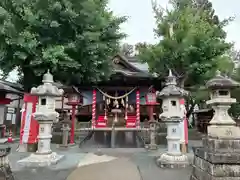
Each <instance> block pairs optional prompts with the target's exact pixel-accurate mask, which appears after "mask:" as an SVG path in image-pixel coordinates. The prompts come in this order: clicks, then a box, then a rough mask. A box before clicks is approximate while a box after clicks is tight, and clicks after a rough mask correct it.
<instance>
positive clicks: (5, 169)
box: [0, 145, 14, 180]
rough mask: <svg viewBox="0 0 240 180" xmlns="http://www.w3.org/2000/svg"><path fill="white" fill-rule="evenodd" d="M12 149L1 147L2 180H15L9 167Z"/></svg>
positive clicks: (0, 169) (0, 173) (0, 176)
mask: <svg viewBox="0 0 240 180" xmlns="http://www.w3.org/2000/svg"><path fill="white" fill-rule="evenodd" d="M10 151H11V148H10V147H6V146H3V145H1V146H0V179H4V180H14V177H13V174H12V171H11V167H10V165H9V160H8V154H9V153H10Z"/></svg>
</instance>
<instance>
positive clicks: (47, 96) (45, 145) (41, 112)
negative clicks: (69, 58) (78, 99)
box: [20, 71, 63, 166]
mask: <svg viewBox="0 0 240 180" xmlns="http://www.w3.org/2000/svg"><path fill="white" fill-rule="evenodd" d="M42 82H43V84H42V85H40V86H38V87H37V88H32V89H31V94H33V95H35V96H38V104H37V108H36V112H35V113H34V114H33V116H34V118H35V119H36V120H37V121H38V123H39V134H38V149H37V152H36V153H35V154H32V155H30V156H29V157H28V158H26V159H24V160H20V163H21V162H30V164H31V165H33V166H35V165H37V166H47V165H50V164H53V163H57V162H58V161H59V160H60V159H61V158H62V157H63V156H62V155H57V154H56V153H54V152H52V150H51V147H50V145H51V138H52V124H53V122H57V121H58V117H59V114H58V113H57V112H56V111H55V101H56V99H55V98H56V97H59V96H62V94H63V90H62V89H58V88H57V87H56V86H55V85H53V76H52V75H51V74H50V72H49V71H48V72H47V73H46V74H44V76H43V80H42Z"/></svg>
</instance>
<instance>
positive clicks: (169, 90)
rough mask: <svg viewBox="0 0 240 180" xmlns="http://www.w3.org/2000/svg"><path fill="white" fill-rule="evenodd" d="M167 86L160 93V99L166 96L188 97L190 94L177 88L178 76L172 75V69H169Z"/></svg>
mask: <svg viewBox="0 0 240 180" xmlns="http://www.w3.org/2000/svg"><path fill="white" fill-rule="evenodd" d="M166 81H167V82H166V86H165V87H164V88H163V89H162V91H160V92H159V94H158V96H159V97H164V96H180V97H181V96H186V95H187V94H188V93H187V91H185V90H184V89H182V88H180V87H178V86H177V82H176V76H174V75H173V74H172V71H171V69H169V74H168V77H167V78H166Z"/></svg>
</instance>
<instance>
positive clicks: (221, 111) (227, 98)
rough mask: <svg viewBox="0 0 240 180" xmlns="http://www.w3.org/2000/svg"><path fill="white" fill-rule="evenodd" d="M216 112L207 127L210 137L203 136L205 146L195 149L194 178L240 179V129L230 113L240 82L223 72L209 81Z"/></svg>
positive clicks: (209, 103) (208, 86)
mask: <svg viewBox="0 0 240 180" xmlns="http://www.w3.org/2000/svg"><path fill="white" fill-rule="evenodd" d="M206 86H207V88H208V89H209V90H210V98H211V99H210V100H208V101H207V104H208V105H211V106H212V108H213V110H214V111H215V112H214V115H213V118H212V120H211V121H210V122H209V126H208V128H207V131H208V136H207V137H205V138H203V147H197V148H194V149H193V150H194V155H195V156H194V164H193V172H192V176H191V178H190V179H194V180H200V179H203V177H204V179H209V180H210V179H215V180H218V179H219V180H220V179H234V180H235V179H240V161H239V159H240V128H239V127H238V126H236V122H235V121H234V120H233V119H232V118H231V117H230V116H229V114H228V109H229V108H230V105H231V104H233V103H235V102H236V99H234V98H231V90H232V89H234V88H237V87H239V83H237V82H235V81H233V80H231V79H230V78H228V77H223V76H221V74H220V71H217V73H216V76H215V77H214V78H213V79H211V80H209V81H208V82H207V84H206Z"/></svg>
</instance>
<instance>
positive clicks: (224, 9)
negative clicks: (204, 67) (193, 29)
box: [109, 0, 240, 49]
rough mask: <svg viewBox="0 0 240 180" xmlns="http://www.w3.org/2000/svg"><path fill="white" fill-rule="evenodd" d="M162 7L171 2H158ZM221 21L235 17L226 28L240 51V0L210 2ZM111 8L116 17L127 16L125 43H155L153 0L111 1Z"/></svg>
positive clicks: (228, 36)
mask: <svg viewBox="0 0 240 180" xmlns="http://www.w3.org/2000/svg"><path fill="white" fill-rule="evenodd" d="M156 1H157V3H158V4H160V5H161V6H162V7H167V4H168V1H169V0H156ZM210 1H211V2H212V3H213V8H214V9H215V12H216V14H217V15H218V16H219V18H220V19H224V18H227V17H231V16H235V20H234V22H231V24H230V25H228V27H226V28H225V30H226V32H227V40H228V41H229V42H234V43H235V48H237V49H240V33H238V32H239V29H240V11H239V7H240V0H210ZM109 8H110V9H111V10H113V12H114V13H115V14H116V15H121V16H127V17H128V18H129V19H128V21H127V22H126V23H125V24H123V25H122V26H121V28H122V31H123V32H125V33H126V34H128V37H127V38H126V39H124V40H123V42H126V43H129V44H136V43H138V42H148V43H154V42H157V40H156V39H155V38H154V33H153V29H154V28H155V20H154V17H153V12H152V5H151V0H110V5H109Z"/></svg>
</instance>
